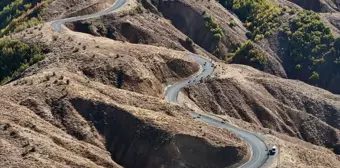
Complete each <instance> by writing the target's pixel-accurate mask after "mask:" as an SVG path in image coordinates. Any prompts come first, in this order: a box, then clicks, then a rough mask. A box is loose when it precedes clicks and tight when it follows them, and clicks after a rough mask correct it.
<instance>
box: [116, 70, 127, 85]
mask: <svg viewBox="0 0 340 168" xmlns="http://www.w3.org/2000/svg"><path fill="white" fill-rule="evenodd" d="M124 75H125V74H124V72H123V71H121V70H120V71H118V72H117V74H116V87H117V88H122V87H123V84H124Z"/></svg>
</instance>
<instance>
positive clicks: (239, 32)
mask: <svg viewBox="0 0 340 168" xmlns="http://www.w3.org/2000/svg"><path fill="white" fill-rule="evenodd" d="M113 2H114V0H86V1H78V0H71V1H68V0H55V1H54V2H53V3H51V4H50V5H49V6H47V7H46V8H45V10H44V11H43V18H44V19H45V21H52V20H55V19H59V18H66V17H71V16H79V15H84V14H89V13H93V12H96V11H99V10H102V9H104V8H107V7H109V6H110V5H111V4H112V3H113ZM275 2H276V3H277V4H280V5H284V6H289V7H291V8H296V10H302V9H303V8H305V9H313V10H315V11H317V12H323V13H322V14H321V16H322V19H323V21H324V22H325V23H327V24H328V25H329V26H330V28H331V30H332V32H333V34H334V35H335V36H337V35H338V34H339V33H338V32H340V31H339V27H340V26H339V25H338V24H337V23H338V20H339V18H340V17H339V13H337V12H338V6H339V5H338V2H337V1H336V0H333V1H332V0H315V1H312V2H311V3H307V2H309V1H303V0H301V1H293V0H291V2H289V1H286V0H277V1H275ZM142 4H143V5H142ZM296 4H298V5H300V6H301V7H299V6H298V5H296ZM306 5H307V6H306ZM308 5H311V6H308ZM203 12H205V13H206V14H207V15H209V16H211V17H212V18H214V19H215V21H216V23H217V24H218V25H219V26H220V28H221V29H222V30H223V36H222V38H221V40H220V41H219V42H217V43H216V41H214V40H213V34H211V32H209V30H208V28H207V27H206V25H205V24H206V23H205V20H204V18H203V15H202V13H203ZM331 12H333V13H331ZM280 17H282V20H285V21H287V20H289V19H290V16H288V14H285V15H282V16H280ZM66 26H67V28H66V27H64V28H63V31H62V33H57V32H55V31H54V30H52V28H51V26H50V22H46V23H44V24H43V25H39V26H37V27H33V28H30V29H27V30H24V31H22V32H19V33H17V34H12V35H11V36H10V38H12V39H17V40H20V41H22V42H25V43H27V44H43V45H44V46H45V47H46V48H45V50H44V51H46V58H45V59H43V60H42V61H40V62H38V63H36V64H34V65H32V66H30V67H29V68H28V69H26V70H25V71H24V72H23V73H21V74H20V75H18V76H16V77H15V78H13V80H12V81H10V82H8V83H6V84H4V85H2V86H0V95H1V97H0V130H1V131H0V150H1V151H2V152H1V154H0V167H117V168H119V167H126V168H135V167H145V168H158V167H164V168H172V167H174V168H193V167H201V166H202V165H205V166H206V167H209V168H219V167H237V166H239V165H240V164H242V163H244V162H246V161H247V160H248V159H249V157H250V156H251V153H250V150H249V147H248V146H247V144H246V143H245V142H244V141H243V140H242V139H240V138H239V137H237V136H236V135H235V134H233V133H232V132H230V131H228V130H222V129H219V128H216V127H213V126H210V125H207V124H204V123H202V122H200V121H197V120H195V119H193V118H192V117H191V116H190V115H189V112H190V111H192V110H195V111H196V112H199V113H202V114H210V115H213V116H215V117H216V118H224V119H225V120H226V122H228V123H230V124H232V125H235V126H237V127H240V128H243V129H246V130H249V131H254V132H257V133H259V134H260V135H261V136H262V137H264V139H265V140H266V142H267V144H268V145H270V144H275V145H278V146H279V149H280V150H279V154H278V157H277V158H275V159H274V161H273V162H272V163H270V166H273V167H274V166H276V165H277V164H278V165H279V166H280V167H287V168H288V167H301V168H304V167H311V168H312V167H332V168H333V167H334V168H336V167H337V165H339V164H340V157H339V155H338V154H340V122H339V121H340V96H339V95H337V94H333V93H331V92H330V91H327V90H324V89H321V88H318V87H314V86H311V85H308V84H306V83H304V82H301V81H297V80H291V79H287V74H286V71H285V67H284V65H283V63H282V60H281V59H280V58H279V56H278V54H277V50H278V48H279V47H280V46H278V43H277V38H278V37H277V34H273V35H271V36H269V37H268V38H264V39H262V40H259V41H257V42H255V43H254V48H255V49H257V50H259V51H261V52H263V53H264V55H265V57H266V58H267V59H268V64H266V65H265V66H264V67H262V69H261V70H262V71H260V70H257V69H254V68H252V67H250V66H246V65H239V64H226V62H225V61H224V57H225V56H226V55H228V53H229V52H230V51H231V50H232V49H233V47H234V45H235V44H236V43H242V42H245V41H246V40H249V39H248V38H247V36H246V33H247V32H248V30H247V28H246V27H245V26H244V23H242V22H241V20H239V18H238V17H237V16H236V15H235V14H234V13H233V12H231V11H229V10H226V9H225V8H224V7H223V6H221V5H220V4H219V3H218V2H217V1H210V0H203V1H201V0H181V1H175V2H162V1H152V2H150V1H148V0H142V1H141V2H140V1H138V2H137V1H134V0H130V1H129V2H128V5H126V6H125V7H124V8H123V10H121V11H119V12H118V13H112V14H109V15H105V16H101V17H99V18H93V19H88V20H84V21H78V22H75V23H67V25H66ZM188 37H189V38H190V39H192V42H190V40H188V39H189V38H188ZM217 49H218V52H216V50H217ZM189 52H193V53H196V54H199V55H201V56H202V57H206V58H209V59H212V60H214V61H215V62H217V67H216V69H215V71H214V73H213V74H212V76H211V77H210V78H209V79H206V80H204V81H202V82H201V83H200V84H198V85H195V86H190V87H187V88H185V89H184V90H183V92H182V93H181V94H180V101H181V104H173V103H168V102H166V101H165V100H164V90H165V88H166V87H167V86H168V85H169V84H173V83H175V82H177V81H180V80H183V79H185V78H188V77H190V76H192V75H194V74H195V73H197V72H198V71H199V69H200V67H199V64H197V63H196V62H195V60H193V59H192V58H190V57H188V53H189ZM334 81H335V82H334V83H333V85H332V87H334V86H337V84H338V83H337V79H336V78H335V80H334ZM335 90H336V89H335Z"/></svg>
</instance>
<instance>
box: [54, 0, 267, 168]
mask: <svg viewBox="0 0 340 168" xmlns="http://www.w3.org/2000/svg"><path fill="white" fill-rule="evenodd" d="M125 3H126V0H117V1H116V2H115V3H114V4H113V5H112V6H111V7H110V8H107V9H104V10H102V11H99V12H96V13H93V14H89V15H84V16H77V17H71V18H65V19H60V20H56V21H54V22H52V24H51V26H52V28H53V29H54V30H55V31H56V32H60V31H61V27H62V25H63V24H64V23H67V22H75V21H79V20H85V19H90V18H95V17H99V16H102V15H106V14H109V13H111V12H113V11H115V10H117V9H119V8H120V7H122V6H123V5H124V4H125ZM190 56H191V57H193V58H194V59H195V60H196V61H197V62H198V63H199V64H200V65H201V66H202V67H203V68H202V71H201V72H200V73H199V74H198V75H197V76H193V77H191V78H190V79H187V80H184V81H181V82H178V83H176V84H174V85H172V86H169V87H168V88H167V90H166V99H167V101H169V102H174V103H177V97H178V93H179V92H180V90H181V89H183V88H184V87H186V86H190V85H194V84H197V83H198V82H200V80H201V79H202V78H203V79H204V78H207V77H208V76H209V75H211V74H212V72H213V71H214V68H213V66H212V63H210V62H209V61H208V60H206V59H204V58H202V57H200V56H198V55H195V54H190ZM189 81H190V82H189ZM191 115H192V116H194V117H196V118H197V119H198V120H201V121H203V122H205V123H207V124H210V125H214V126H217V127H221V128H224V129H228V130H230V131H232V132H234V133H235V134H236V135H237V136H239V137H241V138H242V139H243V140H244V141H246V142H247V143H248V144H249V146H250V149H251V158H250V160H249V161H248V162H246V163H245V164H243V165H242V166H240V167H241V168H259V167H261V166H262V165H263V164H264V163H265V162H266V160H267V158H268V157H267V152H266V149H267V148H266V145H265V144H264V142H263V141H262V140H261V139H260V138H258V137H257V136H256V135H255V134H253V133H250V132H247V131H245V130H242V129H239V128H236V127H233V126H231V125H228V124H223V123H221V122H220V121H218V120H216V119H213V118H211V117H209V116H208V115H202V116H201V115H200V116H199V115H198V114H197V113H195V112H192V113H191ZM198 116H199V117H198Z"/></svg>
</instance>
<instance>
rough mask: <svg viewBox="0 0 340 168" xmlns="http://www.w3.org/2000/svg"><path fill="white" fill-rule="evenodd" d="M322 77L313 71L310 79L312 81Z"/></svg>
mask: <svg viewBox="0 0 340 168" xmlns="http://www.w3.org/2000/svg"><path fill="white" fill-rule="evenodd" d="M319 79H320V76H319V74H318V73H317V72H313V73H312V75H311V76H310V77H309V80H311V81H316V80H319Z"/></svg>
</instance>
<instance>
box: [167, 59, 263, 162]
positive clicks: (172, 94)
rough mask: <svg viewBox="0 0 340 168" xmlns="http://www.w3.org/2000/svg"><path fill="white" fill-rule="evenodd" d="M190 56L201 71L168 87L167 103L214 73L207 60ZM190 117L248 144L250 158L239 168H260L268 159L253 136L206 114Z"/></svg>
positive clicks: (260, 141) (259, 141) (258, 140)
mask: <svg viewBox="0 0 340 168" xmlns="http://www.w3.org/2000/svg"><path fill="white" fill-rule="evenodd" d="M190 56H191V57H193V58H194V59H195V60H196V61H197V62H198V63H199V64H200V65H201V67H202V71H201V72H200V73H199V74H198V75H197V76H193V77H191V78H190V79H186V80H184V81H181V82H179V83H176V84H174V85H171V86H169V87H168V88H167V90H166V92H165V96H166V100H167V101H169V102H174V103H178V101H177V97H178V93H179V92H180V91H181V89H183V88H184V87H186V86H190V85H195V84H197V83H199V80H200V79H201V78H206V77H208V76H209V75H211V74H212V73H213V71H214V68H213V64H212V63H211V62H209V61H208V60H206V59H204V58H202V57H200V56H198V55H195V54H190ZM193 80H195V82H193ZM189 81H190V83H189ZM191 115H192V116H194V117H195V118H196V119H198V120H200V121H203V122H205V123H207V124H210V125H214V126H217V127H220V128H224V129H227V130H230V131H232V132H233V133H235V134H236V135H237V136H239V137H241V138H242V139H243V140H244V141H246V142H247V143H248V145H249V147H250V148H251V157H250V159H249V161H248V162H246V163H245V164H243V165H241V166H240V167H241V168H259V167H262V165H264V163H265V162H266V161H267V159H268V156H267V151H266V150H267V146H266V144H265V143H264V142H263V141H262V139H260V138H259V137H258V136H256V135H255V134H253V133H250V132H248V131H245V130H242V129H239V128H236V127H233V126H231V125H229V124H224V123H221V121H218V120H216V119H214V118H213V117H210V116H209V115H208V114H206V115H199V114H197V113H195V112H191ZM198 116H199V117H198Z"/></svg>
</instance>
